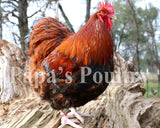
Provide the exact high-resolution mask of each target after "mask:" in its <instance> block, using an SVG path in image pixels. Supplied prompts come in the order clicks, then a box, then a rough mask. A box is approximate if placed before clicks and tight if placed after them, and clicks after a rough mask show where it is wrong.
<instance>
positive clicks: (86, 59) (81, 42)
mask: <svg viewBox="0 0 160 128" xmlns="http://www.w3.org/2000/svg"><path fill="white" fill-rule="evenodd" d="M56 50H58V52H59V53H64V54H65V55H66V56H67V57H69V58H76V61H77V63H78V64H80V65H81V64H83V65H85V66H88V65H90V64H91V62H93V63H94V64H95V65H99V66H101V65H106V64H108V62H109V60H110V58H111V56H112V53H113V42H112V37H111V35H110V33H109V31H108V29H107V27H106V26H105V25H104V24H103V23H102V22H101V21H100V20H99V19H98V17H97V13H95V14H94V15H92V16H91V18H90V19H89V20H88V22H87V23H86V24H85V25H84V26H83V27H82V28H81V29H80V30H79V31H78V32H77V33H75V34H74V35H71V36H69V37H67V38H66V39H65V40H64V41H62V43H61V44H60V45H59V46H58V47H57V48H56Z"/></svg>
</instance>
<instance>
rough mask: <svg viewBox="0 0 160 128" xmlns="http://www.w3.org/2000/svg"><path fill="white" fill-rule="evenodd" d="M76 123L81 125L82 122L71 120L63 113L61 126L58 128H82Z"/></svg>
mask: <svg viewBox="0 0 160 128" xmlns="http://www.w3.org/2000/svg"><path fill="white" fill-rule="evenodd" d="M76 123H80V122H79V121H78V120H72V119H69V118H68V117H67V114H65V113H63V112H62V111H61V125H60V126H59V127H58V128H63V127H64V126H66V125H70V126H72V127H74V128H82V127H81V126H79V125H77V124H76Z"/></svg>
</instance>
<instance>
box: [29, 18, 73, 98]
mask: <svg viewBox="0 0 160 128" xmlns="http://www.w3.org/2000/svg"><path fill="white" fill-rule="evenodd" d="M72 34H73V33H72V32H71V31H70V30H69V29H68V28H67V27H66V26H65V25H63V24H62V23H61V22H59V21H57V20H56V19H54V18H42V19H40V20H39V21H38V22H37V24H36V25H34V26H33V31H32V32H31V37H30V40H29V46H30V49H29V56H31V59H30V65H29V70H30V72H31V76H30V82H31V84H32V85H33V87H34V88H35V90H36V91H38V88H39V87H40V90H43V91H44V90H45V89H46V86H47V85H46V84H45V83H42V84H39V85H38V86H39V87H38V88H36V87H35V83H36V82H35V72H44V73H45V71H44V69H43V66H42V64H41V62H42V61H43V60H44V58H46V57H47V56H48V55H49V54H50V53H51V52H52V51H53V50H54V49H55V48H56V47H57V46H58V45H60V43H61V42H62V41H63V40H64V39H65V38H66V37H68V36H70V35H72ZM40 79H41V78H40ZM43 91H42V92H43ZM46 91H47V90H46ZM46 91H44V92H46ZM41 95H43V94H41Z"/></svg>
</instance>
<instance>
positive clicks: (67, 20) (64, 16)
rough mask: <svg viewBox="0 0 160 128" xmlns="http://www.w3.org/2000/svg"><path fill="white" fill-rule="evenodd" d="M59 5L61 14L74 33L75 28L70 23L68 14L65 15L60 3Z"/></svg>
mask: <svg viewBox="0 0 160 128" xmlns="http://www.w3.org/2000/svg"><path fill="white" fill-rule="evenodd" d="M58 5H59V9H60V11H61V13H62V16H63V18H64V19H65V21H66V23H67V25H68V27H69V28H70V29H71V31H72V32H74V29H73V26H72V24H71V23H70V21H69V19H68V17H67V16H66V14H65V12H64V10H63V8H62V6H61V4H60V3H59V4H58Z"/></svg>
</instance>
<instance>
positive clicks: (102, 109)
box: [0, 52, 160, 128]
mask: <svg viewBox="0 0 160 128" xmlns="http://www.w3.org/2000/svg"><path fill="white" fill-rule="evenodd" d="M114 67H115V70H114V77H113V80H112V81H111V82H110V85H109V86H108V87H107V89H106V90H105V92H104V93H103V94H102V95H101V96H99V97H98V98H97V99H96V100H93V101H91V102H89V103H87V104H86V105H84V106H82V107H79V108H78V111H80V112H83V113H89V114H91V115H92V117H91V118H86V119H85V123H84V124H80V125H81V126H82V127H84V128H159V127H160V120H159V117H160V107H159V106H160V99H159V98H145V97H144V93H145V89H144V86H143V85H142V82H143V81H142V78H141V76H139V75H138V73H136V72H134V70H135V69H134V65H133V64H132V58H130V59H129V60H128V61H125V60H124V59H123V58H122V56H121V54H120V53H119V52H115V53H114ZM26 87H27V88H30V87H29V86H26ZM0 108H1V109H0V111H1V112H0V114H1V116H0V128H57V127H58V126H59V125H60V112H59V111H56V110H53V109H52V108H51V107H50V105H49V103H48V102H47V101H43V100H41V99H40V98H39V95H38V94H35V93H34V91H32V92H29V93H28V97H25V98H21V99H14V100H12V101H10V103H9V104H0ZM65 128H70V126H67V127H65Z"/></svg>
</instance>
